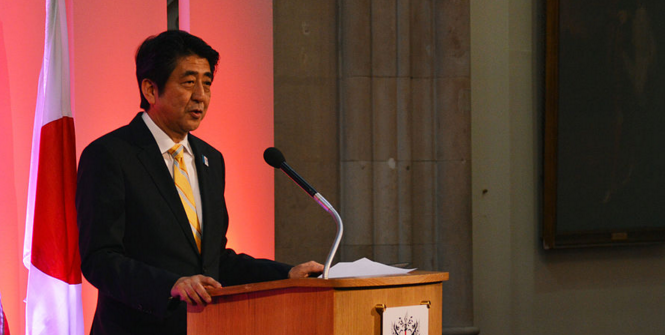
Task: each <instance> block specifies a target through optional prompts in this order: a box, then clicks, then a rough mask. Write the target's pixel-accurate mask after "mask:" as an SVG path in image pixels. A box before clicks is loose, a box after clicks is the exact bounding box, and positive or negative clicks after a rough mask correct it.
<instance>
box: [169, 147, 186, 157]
mask: <svg viewBox="0 0 665 335" xmlns="http://www.w3.org/2000/svg"><path fill="white" fill-rule="evenodd" d="M169 154H170V155H171V156H173V159H175V160H178V159H180V158H182V155H183V146H182V144H176V145H174V146H173V147H171V149H169Z"/></svg>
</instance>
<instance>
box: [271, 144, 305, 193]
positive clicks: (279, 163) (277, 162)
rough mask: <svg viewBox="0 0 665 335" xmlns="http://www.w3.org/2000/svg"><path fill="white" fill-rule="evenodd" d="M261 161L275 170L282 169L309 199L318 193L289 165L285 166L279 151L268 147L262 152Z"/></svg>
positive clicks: (284, 160)
mask: <svg viewBox="0 0 665 335" xmlns="http://www.w3.org/2000/svg"><path fill="white" fill-rule="evenodd" d="M263 159H265V161H266V163H268V165H270V166H272V167H274V168H276V169H282V171H284V173H286V174H287V175H288V176H289V177H291V179H293V181H295V182H296V184H298V186H300V187H301V188H302V189H303V190H304V191H305V192H307V194H309V196H310V197H313V196H315V195H316V194H317V193H318V192H316V190H315V189H314V187H312V185H310V184H309V183H308V182H306V181H305V179H303V178H302V177H301V176H300V175H299V174H298V173H297V172H296V171H294V170H293V169H292V168H291V167H290V166H289V164H286V159H285V158H284V155H283V154H282V152H281V151H279V149H277V148H274V147H270V148H268V149H266V151H264V152H263Z"/></svg>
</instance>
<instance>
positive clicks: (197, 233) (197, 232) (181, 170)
mask: <svg viewBox="0 0 665 335" xmlns="http://www.w3.org/2000/svg"><path fill="white" fill-rule="evenodd" d="M183 149H184V148H183V146H182V145H181V144H176V145H174V146H173V147H172V148H171V149H169V154H170V155H171V156H173V181H174V182H175V187H176V189H177V190H178V194H179V195H180V201H182V205H183V207H185V212H186V213H187V219H188V220H189V225H190V226H191V227H192V233H193V234H194V240H195V241H196V247H197V248H198V249H199V252H201V225H200V224H199V217H198V215H196V202H195V201H194V192H192V186H191V185H190V184H189V174H188V173H187V166H185V160H184V159H183V156H184V150H183Z"/></svg>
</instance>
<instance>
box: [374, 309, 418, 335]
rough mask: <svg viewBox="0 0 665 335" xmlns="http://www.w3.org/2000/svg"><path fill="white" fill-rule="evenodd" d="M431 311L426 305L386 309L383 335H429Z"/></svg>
mask: <svg viewBox="0 0 665 335" xmlns="http://www.w3.org/2000/svg"><path fill="white" fill-rule="evenodd" d="M428 326H429V310H428V309H427V306H425V305H415V306H404V307H392V308H386V310H385V311H384V312H383V322H382V331H381V333H382V334H383V335H427V334H428V333H429V331H428Z"/></svg>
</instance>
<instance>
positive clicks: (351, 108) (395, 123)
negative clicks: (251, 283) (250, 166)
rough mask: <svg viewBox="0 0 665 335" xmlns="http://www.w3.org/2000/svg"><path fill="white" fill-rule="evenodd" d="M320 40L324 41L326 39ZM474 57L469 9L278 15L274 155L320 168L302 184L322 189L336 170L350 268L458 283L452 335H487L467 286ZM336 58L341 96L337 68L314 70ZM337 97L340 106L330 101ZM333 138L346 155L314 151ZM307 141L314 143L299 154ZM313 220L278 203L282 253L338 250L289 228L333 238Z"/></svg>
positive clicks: (367, 3) (316, 6) (304, 6)
mask: <svg viewBox="0 0 665 335" xmlns="http://www.w3.org/2000/svg"><path fill="white" fill-rule="evenodd" d="M331 6H337V7H336V10H337V11H336V12H335V13H336V18H335V20H336V21H335V22H336V24H337V26H336V30H331V23H330V21H329V20H330V19H331V17H322V16H316V15H317V14H318V15H326V14H328V15H330V14H331V12H332V11H333V9H332V7H331ZM317 20H320V21H321V22H317ZM323 22H325V24H323ZM278 25H279V26H278ZM289 26H293V27H292V28H291V29H285V28H286V27H289ZM306 26H307V27H310V28H309V29H310V35H309V36H313V35H312V34H317V37H316V38H317V39H323V40H320V41H318V42H317V41H316V40H313V39H311V37H307V36H308V35H305V27H306ZM319 26H321V27H325V28H322V29H324V30H326V31H327V32H328V33H326V34H321V33H319V32H317V30H316V29H315V28H316V27H319ZM299 29H302V33H301V32H300V31H299ZM331 32H335V33H334V34H333V33H331ZM282 34H288V35H290V36H282ZM301 34H302V36H301ZM282 44H284V45H282ZM314 45H317V46H320V48H314V47H313V46H314ZM469 45H470V44H469V2H468V1H464V0H334V1H333V0H328V1H308V0H290V1H284V2H282V1H276V2H275V66H276V70H275V73H276V75H275V81H276V84H275V85H276V87H275V102H276V104H275V120H276V121H275V138H276V140H275V141H276V143H284V145H286V146H287V147H289V149H290V150H294V151H295V152H296V153H297V154H298V155H299V156H301V157H311V158H312V161H311V162H302V164H304V165H305V167H307V166H308V164H312V165H314V166H319V167H321V169H309V170H306V171H307V173H311V174H312V175H313V176H314V177H313V178H321V182H324V183H325V182H328V183H333V179H332V178H328V179H326V178H325V177H326V176H327V175H328V174H327V173H326V174H324V171H325V167H326V166H327V164H333V165H335V166H338V167H339V175H338V176H339V178H338V179H334V182H335V183H337V185H339V195H340V197H339V207H338V210H339V211H340V214H341V215H342V217H343V219H344V223H345V235H344V239H343V242H342V246H341V248H340V260H343V261H353V260H356V259H358V258H361V257H368V258H371V259H374V260H376V261H378V262H382V263H386V264H391V263H403V262H406V263H409V265H410V266H412V267H417V268H419V269H422V270H439V271H447V272H450V281H448V282H446V283H445V284H444V293H443V304H444V306H443V307H444V308H443V315H442V320H443V327H444V334H477V333H478V329H477V328H475V327H473V296H472V287H473V285H472V273H471V269H472V262H471V259H472V257H471V250H472V248H471V243H472V241H471V165H470V164H471V162H470V158H471V149H470V144H471V134H470V131H469V130H470V93H469V89H470V85H469V79H470V73H469V60H470V56H469ZM295 46H298V47H299V48H295ZM327 48H331V49H327ZM283 52H286V53H283ZM286 55H291V57H285V56H286ZM331 55H335V56H336V57H337V58H336V59H337V63H336V64H337V65H338V66H337V68H336V70H337V76H338V78H337V79H338V80H337V81H336V82H332V81H331V80H330V74H329V72H328V71H329V70H330V67H329V66H327V65H326V64H330V63H329V62H328V61H326V62H324V63H323V64H324V66H323V67H319V68H317V67H314V66H308V64H307V63H306V60H309V62H311V64H321V63H320V61H321V60H324V59H325V60H329V59H330V57H331ZM283 62H284V63H283ZM278 67H281V68H278ZM314 79H316V80H314ZM280 86H283V87H280ZM286 88H289V90H286ZM333 92H334V94H338V95H336V96H335V97H336V98H337V100H334V101H335V102H336V105H335V104H334V103H333V100H332V99H331V96H327V94H333ZM294 97H297V98H296V99H294ZM333 105H335V106H336V108H335V109H334V110H333ZM317 106H318V107H319V108H316V107H317ZM303 116H308V118H307V120H303V122H306V123H307V124H308V125H310V122H311V126H312V127H313V128H314V129H315V131H306V132H305V133H304V134H303V133H302V130H297V129H294V128H293V127H292V126H291V125H290V122H293V121H294V120H296V119H300V118H302V117H303ZM333 119H334V120H333ZM287 121H288V122H287ZM333 131H334V132H336V133H338V134H339V142H337V144H338V146H335V145H320V144H317V143H321V142H320V141H321V139H322V138H324V137H330V134H331V133H332V132H333ZM303 135H307V136H308V137H307V141H308V142H313V143H301V142H300V141H302V140H303V138H304V137H303ZM317 139H318V140H317ZM327 150H339V151H338V152H334V153H333V152H329V151H327ZM326 153H330V154H331V156H328V155H327V154H326ZM337 154H338V156H337ZM323 157H336V158H338V161H336V162H329V161H327V160H325V161H324V159H323ZM337 164H338V165H337ZM276 185H277V188H278V192H284V188H288V187H289V186H287V185H285V184H282V183H281V182H279V178H278V179H277V182H276ZM298 191H299V190H298ZM282 196H283V195H282ZM287 196H288V197H291V196H293V197H295V196H296V194H293V195H290V194H289V195H287ZM307 206H310V207H315V205H308V204H305V203H303V204H302V206H301V205H299V202H297V201H295V200H292V199H281V200H279V198H278V200H277V221H278V224H277V225H276V229H277V232H276V237H277V241H276V245H277V250H286V249H290V248H296V249H297V250H299V251H302V250H303V249H301V248H300V247H299V246H298V245H297V243H296V242H297V241H303V240H308V239H310V238H313V239H315V241H316V244H322V245H325V247H326V248H327V247H328V246H329V245H330V243H331V242H332V238H331V237H325V238H320V237H319V238H315V237H312V236H311V235H310V233H311V232H309V231H302V230H300V228H298V227H300V226H297V225H293V223H292V222H289V221H290V220H288V219H287V218H289V219H290V218H293V219H295V218H298V219H299V220H307V218H311V217H314V218H315V219H314V220H315V224H316V225H317V227H319V228H322V230H324V231H325V229H329V228H327V227H330V225H331V223H330V222H329V219H323V220H321V221H322V222H320V223H319V222H318V221H319V219H318V218H316V217H315V216H314V214H313V213H309V212H307V211H306V210H304V208H306V207H307ZM302 214H307V215H302ZM324 221H325V222H324ZM326 233H327V232H326ZM282 239H284V240H283V241H282ZM327 240H329V242H328V241H327ZM296 249H293V250H296ZM304 250H314V249H311V248H310V249H304ZM277 255H278V257H279V255H287V253H284V254H280V253H279V252H278V253H277ZM289 257H293V256H289ZM286 260H287V261H288V260H289V259H288V258H287V259H286Z"/></svg>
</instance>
